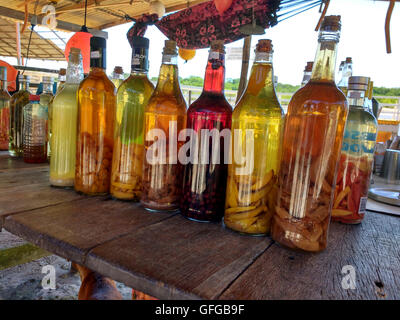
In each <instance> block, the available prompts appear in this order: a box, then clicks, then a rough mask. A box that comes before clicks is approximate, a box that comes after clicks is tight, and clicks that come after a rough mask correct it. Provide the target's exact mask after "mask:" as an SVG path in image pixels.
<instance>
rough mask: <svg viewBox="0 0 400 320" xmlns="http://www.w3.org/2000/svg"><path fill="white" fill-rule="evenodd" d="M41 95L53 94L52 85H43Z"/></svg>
mask: <svg viewBox="0 0 400 320" xmlns="http://www.w3.org/2000/svg"><path fill="white" fill-rule="evenodd" d="M43 93H51V94H53V84H52V83H43Z"/></svg>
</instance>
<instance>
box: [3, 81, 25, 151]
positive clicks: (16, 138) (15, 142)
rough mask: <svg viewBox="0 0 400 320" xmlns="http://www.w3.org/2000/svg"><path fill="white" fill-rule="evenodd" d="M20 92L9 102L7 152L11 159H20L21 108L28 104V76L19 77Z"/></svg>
mask: <svg viewBox="0 0 400 320" xmlns="http://www.w3.org/2000/svg"><path fill="white" fill-rule="evenodd" d="M18 80H19V83H20V86H21V87H20V90H19V91H17V92H15V93H14V94H13V95H12V97H11V102H10V137H9V138H10V143H9V147H8V152H9V153H10V155H11V156H12V157H22V154H23V149H22V129H23V121H24V112H23V108H24V107H25V105H27V104H28V103H29V95H30V93H29V80H30V77H29V76H24V75H21V74H20V75H19V76H18Z"/></svg>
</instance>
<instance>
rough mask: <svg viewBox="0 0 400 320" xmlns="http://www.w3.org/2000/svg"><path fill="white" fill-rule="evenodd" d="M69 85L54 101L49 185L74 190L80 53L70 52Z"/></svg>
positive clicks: (64, 87) (76, 51)
mask: <svg viewBox="0 0 400 320" xmlns="http://www.w3.org/2000/svg"><path fill="white" fill-rule="evenodd" d="M68 60H69V61H68V69H67V78H66V82H65V83H64V84H63V87H62V88H61V90H60V91H59V92H58V93H57V95H56V96H55V98H54V100H53V104H52V108H53V132H52V135H51V140H50V145H51V150H52V155H51V158H50V184H51V185H52V186H57V187H73V185H74V178H75V161H76V139H77V135H76V134H77V121H78V100H77V91H78V87H79V83H80V82H81V81H82V79H83V66H82V56H81V50H80V49H77V48H71V50H70V53H69V59H68Z"/></svg>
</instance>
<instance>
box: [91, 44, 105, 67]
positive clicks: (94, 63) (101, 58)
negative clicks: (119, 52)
mask: <svg viewBox="0 0 400 320" xmlns="http://www.w3.org/2000/svg"><path fill="white" fill-rule="evenodd" d="M90 67H95V68H102V69H105V68H106V49H105V48H100V49H98V50H92V51H91V52H90Z"/></svg>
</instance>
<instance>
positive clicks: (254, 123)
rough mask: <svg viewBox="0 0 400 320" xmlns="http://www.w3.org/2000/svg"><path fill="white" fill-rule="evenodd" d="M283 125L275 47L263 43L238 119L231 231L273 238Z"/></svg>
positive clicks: (227, 219) (230, 186)
mask: <svg viewBox="0 0 400 320" xmlns="http://www.w3.org/2000/svg"><path fill="white" fill-rule="evenodd" d="M283 120H284V114H283V110H282V108H281V107H280V104H279V101H278V98H277V96H276V93H275V90H274V86H273V70H272V43H271V41H270V40H259V42H258V45H257V48H256V58H255V62H254V65H253V67H252V72H251V75H250V79H249V83H248V86H247V88H246V91H245V93H244V94H243V96H242V97H241V99H240V101H239V102H238V104H237V106H236V107H235V109H234V111H233V115H232V135H231V147H232V152H231V154H232V155H233V159H232V164H230V165H229V166H228V182H227V193H226V205H225V215H224V224H225V225H226V226H227V227H229V228H230V229H233V230H235V231H239V232H241V233H246V234H253V235H265V234H267V233H268V232H269V228H270V222H271V217H272V215H273V213H274V211H275V206H276V197H277V193H278V189H277V185H276V182H277V174H278V172H279V165H280V145H281V136H282V129H283ZM246 132H249V133H251V135H250V136H247V135H246ZM235 133H238V139H237V138H236V140H235ZM246 142H247V143H248V145H247V144H246Z"/></svg>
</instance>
